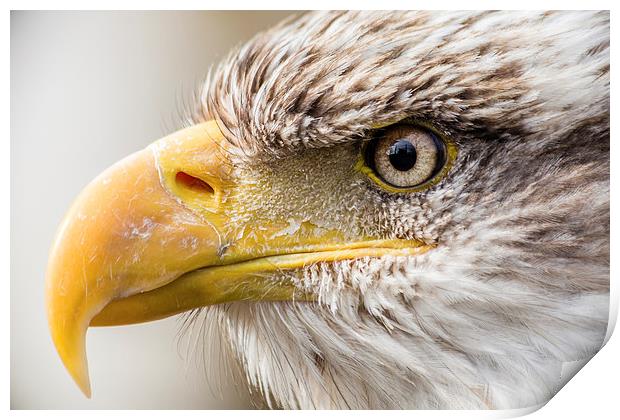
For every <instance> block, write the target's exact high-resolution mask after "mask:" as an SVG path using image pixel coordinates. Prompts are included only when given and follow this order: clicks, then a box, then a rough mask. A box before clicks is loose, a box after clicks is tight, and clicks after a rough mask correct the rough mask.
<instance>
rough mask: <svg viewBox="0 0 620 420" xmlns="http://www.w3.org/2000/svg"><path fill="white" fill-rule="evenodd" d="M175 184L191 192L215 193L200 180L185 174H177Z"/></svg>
mask: <svg viewBox="0 0 620 420" xmlns="http://www.w3.org/2000/svg"><path fill="white" fill-rule="evenodd" d="M175 179H176V183H177V185H178V186H180V187H184V188H188V189H190V190H193V191H197V192H203V193H208V194H213V193H214V192H215V191H214V189H213V187H212V186H211V185H209V184H208V183H206V182H205V181H203V180H202V179H200V178H196V177H195V176H192V175H190V174H188V173H186V172H182V171H181V172H177V174H176V177H175Z"/></svg>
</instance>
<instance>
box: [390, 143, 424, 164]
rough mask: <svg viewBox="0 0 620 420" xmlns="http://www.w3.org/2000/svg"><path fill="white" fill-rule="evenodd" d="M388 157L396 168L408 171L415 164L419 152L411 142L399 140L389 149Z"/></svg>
mask: <svg viewBox="0 0 620 420" xmlns="http://www.w3.org/2000/svg"><path fill="white" fill-rule="evenodd" d="M388 157H389V158H390V163H391V164H392V166H393V167H394V168H396V169H398V170H399V171H408V170H409V169H411V168H413V165H415V161H416V158H417V154H416V152H415V147H413V144H411V142H409V141H407V140H398V141H397V142H396V143H394V144H393V145H391V146H390V148H389V149H388Z"/></svg>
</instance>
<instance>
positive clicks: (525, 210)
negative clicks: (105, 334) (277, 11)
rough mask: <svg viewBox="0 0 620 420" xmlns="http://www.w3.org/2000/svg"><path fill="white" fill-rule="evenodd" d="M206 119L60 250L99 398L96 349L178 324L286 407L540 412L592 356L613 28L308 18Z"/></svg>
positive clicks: (74, 332)
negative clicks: (96, 340) (194, 329)
mask: <svg viewBox="0 0 620 420" xmlns="http://www.w3.org/2000/svg"><path fill="white" fill-rule="evenodd" d="M197 96H198V98H199V100H198V101H197V104H196V107H195V108H194V109H193V110H192V112H191V113H190V115H189V118H188V121H189V123H188V124H187V127H185V128H183V129H181V130H180V131H178V132H176V133H173V134H171V135H169V136H168V137H165V138H163V139H161V140H159V141H157V142H155V143H153V144H152V145H150V146H148V147H147V148H146V149H144V150H142V151H139V152H137V153H135V154H133V155H131V156H129V157H127V158H126V159H124V160H122V161H121V162H119V163H117V164H115V165H114V166H112V167H111V168H109V169H108V170H106V171H105V172H104V173H102V174H101V175H100V176H99V177H97V178H96V179H95V180H94V181H92V183H91V184H90V185H89V186H88V187H87V188H86V189H85V190H84V191H83V192H82V193H81V195H80V196H79V197H78V198H77V200H76V201H75V203H74V204H73V206H72V207H71V209H70V210H69V212H68V214H67V216H66V217H65V219H64V221H63V222H62V224H61V226H60V228H59V231H58V235H57V238H56V240H55V243H54V245H53V249H52V252H51V255H50V259H49V266H48V271H47V281H46V287H47V290H46V293H47V313H48V318H49V325H50V330H51V334H52V338H53V340H54V343H55V345H56V347H57V350H58V352H59V355H60V357H61V359H62V360H63V362H64V364H65V366H66V367H67V369H68V371H69V372H70V374H71V375H72V376H73V378H74V379H75V380H76V382H77V383H78V385H79V386H80V387H81V389H82V390H83V391H84V392H85V393H86V394H87V395H90V385H89V380H88V368H87V361H86V352H85V337H86V331H87V328H88V327H89V326H102V325H121V324H128V323H137V322H145V321H150V320H155V319H160V318H164V317H168V316H171V315H175V314H179V313H186V312H188V311H190V312H189V313H191V314H192V315H191V319H192V320H193V319H197V318H198V317H199V316H200V317H202V319H203V322H204V323H206V324H205V325H208V328H206V329H205V332H204V334H206V335H208V336H207V337H206V341H207V342H212V341H218V342H220V341H221V342H222V343H223V345H224V346H225V353H226V355H227V356H228V357H230V360H231V361H232V362H233V363H231V366H236V368H231V373H234V372H237V373H238V374H241V375H242V377H243V378H244V379H247V383H248V385H249V386H250V387H251V388H252V389H255V390H258V391H259V392H260V394H261V395H262V396H263V397H264V400H265V402H266V404H267V405H268V406H270V407H284V408H310V407H315V408H396V407H407V408H516V407H525V406H530V405H533V404H538V403H542V402H545V401H547V400H548V399H549V398H551V396H552V395H553V394H554V393H555V392H556V391H557V390H558V389H559V387H561V385H562V384H563V382H562V380H563V379H562V376H561V373H562V366H563V364H564V363H565V362H568V361H575V360H580V359H585V358H589V357H591V356H592V355H593V354H594V353H595V352H596V351H598V349H599V348H600V347H601V345H602V342H603V339H604V336H605V331H606V326H607V317H608V305H609V302H608V292H609V13H608V12H555V11H554V12H526V13H523V12H337V13H333V12H329V13H310V14H304V15H302V16H301V17H299V18H296V19H292V20H288V21H286V22H284V23H282V24H281V25H279V26H277V27H275V28H273V29H271V30H269V31H267V32H265V33H262V34H259V35H258V36H256V37H255V38H254V39H253V40H251V41H250V42H249V43H248V44H247V45H245V46H243V47H242V48H240V49H239V50H238V51H235V52H234V53H233V54H232V55H230V57H229V58H228V59H226V60H225V61H224V62H223V64H221V65H220V66H219V67H218V68H217V69H216V70H215V71H214V72H213V73H212V74H211V76H210V77H209V78H208V80H207V81H206V82H205V83H204V86H203V87H202V89H201V90H200V92H199V94H198V95H197ZM237 368H238V369H237ZM564 381H565V379H564Z"/></svg>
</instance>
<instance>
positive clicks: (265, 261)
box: [90, 240, 434, 326]
mask: <svg viewBox="0 0 620 420" xmlns="http://www.w3.org/2000/svg"><path fill="white" fill-rule="evenodd" d="M432 248H434V246H433V245H426V244H421V243H418V242H416V241H405V240H389V241H366V242H360V243H357V244H347V245H336V246H332V247H331V249H322V250H320V251H316V250H308V251H305V252H294V253H286V254H277V255H270V256H261V257H256V258H252V259H248V260H244V261H238V262H233V263H230V264H222V265H211V266H206V267H201V268H197V269H194V270H191V271H188V272H186V273H184V274H182V275H180V276H179V277H177V278H175V279H173V280H171V281H170V282H168V283H166V284H164V285H162V286H160V287H158V288H155V289H152V290H149V291H144V292H139V293H136V294H133V295H130V296H127V297H122V298H117V299H114V300H112V301H111V302H110V303H108V304H107V305H106V306H105V307H104V308H103V310H102V311H101V312H100V313H99V314H97V315H96V316H95V317H94V318H93V319H92V321H91V323H90V325H91V326H114V325H125V324H135V323H142V322H147V321H153V320H157V319H162V318H167V317H169V316H172V315H176V314H179V313H182V312H187V311H189V310H192V309H196V308H200V307H205V306H210V305H214V304H218V303H225V302H233V301H240V300H245V301H247V300H250V301H254V300H262V301H290V300H298V301H313V300H315V297H314V296H312V295H309V294H307V293H306V292H303V291H301V290H299V289H298V288H296V287H295V285H294V284H293V283H292V282H290V281H287V280H286V279H284V278H281V279H278V280H275V281H274V279H273V278H272V276H270V274H271V273H275V272H287V271H292V270H296V269H303V268H305V267H308V266H310V265H312V264H316V263H321V262H325V263H330V262H336V261H344V260H352V259H358V258H364V257H371V258H372V257H374V258H377V257H382V256H386V255H390V256H395V257H397V256H413V255H419V254H423V253H425V252H427V251H428V250H430V249H432Z"/></svg>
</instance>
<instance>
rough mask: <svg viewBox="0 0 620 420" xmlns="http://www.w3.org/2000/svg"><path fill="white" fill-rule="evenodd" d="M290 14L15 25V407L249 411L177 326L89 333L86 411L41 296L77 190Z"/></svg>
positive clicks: (174, 121)
mask: <svg viewBox="0 0 620 420" xmlns="http://www.w3.org/2000/svg"><path fill="white" fill-rule="evenodd" d="M289 14H291V13H289V12H12V13H11V168H12V169H11V408H13V409H22V408H29V409H39V408H48V409H54V408H62V409H72V408H80V409H94V408H110V409H133V408H150V409H173V408H176V409H183V408H189V409H200V408H204V409H208V408H248V407H250V404H249V397H248V394H247V391H244V390H243V388H242V387H240V389H236V388H235V387H234V386H233V385H232V384H230V383H229V384H227V385H225V386H224V387H223V390H222V391H223V393H222V395H221V396H217V393H215V392H213V391H212V388H213V386H210V385H209V384H208V383H207V381H206V379H205V375H204V373H203V372H202V370H201V366H200V364H199V363H197V361H196V360H193V359H192V358H191V357H189V358H188V357H187V351H186V347H187V346H186V345H185V346H184V345H183V344H182V343H179V339H178V338H177V333H178V331H179V326H180V321H179V319H178V318H176V317H175V318H170V319H166V320H162V321H157V322H153V323H149V324H143V325H135V326H127V327H115V328H99V329H90V330H89V332H88V337H87V347H88V358H89V367H90V375H91V384H92V386H93V397H92V399H91V400H88V399H86V398H85V397H84V396H83V395H82V394H81V392H80V391H79V389H78V387H77V386H76V385H75V384H74V383H73V381H72V380H71V378H70V377H69V374H68V373H67V372H66V371H65V369H64V367H63V366H62V363H61V361H60V359H59V357H58V356H57V354H56V351H55V349H54V347H53V345H52V341H51V338H50V335H49V332H48V329H47V320H46V316H45V310H44V287H43V286H44V276H45V267H46V262H47V254H48V251H49V248H50V245H51V243H52V239H53V237H54V233H55V231H56V228H57V226H58V224H59V223H60V221H61V219H62V217H63V215H64V213H65V211H66V210H67V209H68V208H69V205H70V204H71V202H72V200H73V199H74V198H75V197H76V195H77V194H78V193H79V192H80V190H81V189H82V188H83V187H84V186H86V184H87V183H88V182H89V181H90V180H91V179H92V178H94V177H95V176H96V175H97V174H99V173H100V172H101V171H102V170H103V169H105V168H106V167H108V166H109V165H111V164H112V163H114V162H116V161H117V160H119V159H121V158H122V157H124V156H126V155H128V154H130V153H132V152H134V151H137V150H139V149H142V148H143V147H145V146H146V145H147V144H149V143H150V142H152V141H154V140H156V139H158V138H160V137H162V136H163V135H164V134H166V133H168V132H170V131H173V130H175V129H176V128H178V127H180V118H179V111H178V109H179V108H181V107H180V106H179V104H181V103H182V102H183V99H184V98H190V97H191V93H192V91H193V89H195V88H196V87H197V86H198V85H199V83H200V81H201V80H202V79H203V78H204V76H205V74H206V72H207V70H208V69H209V67H210V66H211V65H214V64H217V63H218V62H219V61H220V60H221V59H222V58H224V56H225V55H226V54H227V52H228V51H229V50H230V49H231V48H232V47H235V46H238V45H239V44H240V43H242V42H243V41H246V40H248V39H249V38H251V37H252V35H254V34H255V33H257V32H259V31H260V30H263V29H266V28H268V27H270V26H272V25H273V24H275V23H276V22H278V21H280V20H281V19H283V18H285V17H286V16H288V15H289ZM191 354H192V351H191V349H190V355H191ZM224 374H225V372H224Z"/></svg>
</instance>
